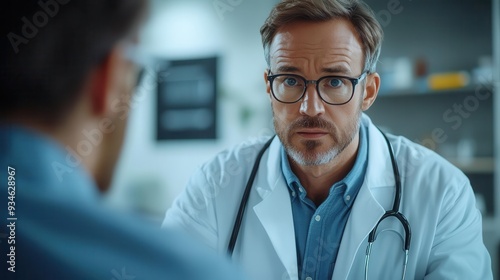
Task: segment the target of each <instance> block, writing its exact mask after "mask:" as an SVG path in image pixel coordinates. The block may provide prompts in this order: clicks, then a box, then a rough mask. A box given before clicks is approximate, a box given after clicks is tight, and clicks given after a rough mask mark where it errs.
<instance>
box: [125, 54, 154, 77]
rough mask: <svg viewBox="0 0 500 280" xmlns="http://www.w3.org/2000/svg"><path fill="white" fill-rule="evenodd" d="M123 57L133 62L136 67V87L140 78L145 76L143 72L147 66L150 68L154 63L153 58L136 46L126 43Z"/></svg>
mask: <svg viewBox="0 0 500 280" xmlns="http://www.w3.org/2000/svg"><path fill="white" fill-rule="evenodd" d="M124 54H125V57H126V58H127V59H128V60H129V61H130V62H132V63H134V64H135V65H136V67H137V70H136V73H137V75H136V77H137V79H136V85H135V86H136V87H137V86H139V84H140V83H141V81H142V79H143V78H144V76H145V72H146V71H147V69H148V68H151V67H152V65H154V60H153V59H152V57H150V56H149V55H148V54H146V53H144V52H143V51H142V50H140V49H139V48H138V47H137V46H135V45H132V44H128V45H126V47H125V53H124Z"/></svg>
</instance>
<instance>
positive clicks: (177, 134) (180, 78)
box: [156, 57, 217, 140]
mask: <svg viewBox="0 0 500 280" xmlns="http://www.w3.org/2000/svg"><path fill="white" fill-rule="evenodd" d="M164 65H165V66H164V67H162V70H160V71H159V73H158V94H157V133H156V135H157V137H156V138H157V140H167V139H215V138H216V123H217V119H216V117H217V115H216V107H217V94H216V89H217V58H215V57H213V58H206V59H191V60H175V61H168V62H165V63H164Z"/></svg>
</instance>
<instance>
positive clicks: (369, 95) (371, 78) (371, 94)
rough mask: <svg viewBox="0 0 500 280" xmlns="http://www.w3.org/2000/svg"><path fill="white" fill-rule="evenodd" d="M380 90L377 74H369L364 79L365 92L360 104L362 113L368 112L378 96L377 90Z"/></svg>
mask: <svg viewBox="0 0 500 280" xmlns="http://www.w3.org/2000/svg"><path fill="white" fill-rule="evenodd" d="M379 88H380V76H379V75H378V73H376V72H375V73H372V74H369V75H368V76H367V77H366V86H365V92H364V95H363V103H362V104H361V109H362V110H363V111H366V110H368V109H369V108H370V107H371V106H372V104H373V102H375V99H376V98H377V95H378V90H379Z"/></svg>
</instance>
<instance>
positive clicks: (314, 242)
mask: <svg viewBox="0 0 500 280" xmlns="http://www.w3.org/2000/svg"><path fill="white" fill-rule="evenodd" d="M359 136H360V137H359V139H360V141H359V148H358V154H357V156H356V161H355V163H354V166H353V168H352V169H351V171H350V172H349V173H348V174H347V176H346V177H345V178H344V179H342V180H341V181H339V182H337V183H335V184H334V185H333V186H332V187H331V188H330V194H329V195H328V197H327V198H326V200H325V201H324V202H323V203H322V204H321V205H319V206H318V207H317V206H316V205H315V204H314V202H312V200H310V199H309V198H308V197H307V192H306V190H305V188H304V187H303V186H302V185H301V183H300V181H299V179H298V178H297V176H296V175H295V174H294V173H293V171H292V169H291V168H290V163H289V161H288V157H287V155H286V152H285V149H284V148H283V147H282V148H281V163H282V164H281V166H282V171H283V175H284V176H285V180H286V182H287V184H288V187H289V191H290V198H291V201H292V213H293V223H294V228H295V243H296V246H297V266H298V268H299V275H300V276H301V277H300V278H301V279H306V278H307V277H311V278H312V279H331V278H332V274H333V268H334V266H335V261H336V259H337V253H338V250H339V247H340V241H341V239H342V235H343V232H344V228H345V225H346V224H347V219H348V217H349V214H350V211H351V206H352V204H353V202H354V199H355V198H356V195H357V194H358V191H359V189H360V188H361V185H362V184H363V180H364V177H365V173H366V166H367V162H368V137H367V131H366V128H365V127H364V126H363V125H362V124H361V125H360V134H359Z"/></svg>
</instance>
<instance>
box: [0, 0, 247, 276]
mask: <svg viewBox="0 0 500 280" xmlns="http://www.w3.org/2000/svg"><path fill="white" fill-rule="evenodd" d="M5 5H6V6H5ZM6 7H8V8H6ZM146 10H147V2H146V1H141V0H72V1H68V0H64V1H63V0H40V1H18V0H9V1H7V3H4V8H3V9H2V11H3V12H2V29H3V31H2V38H3V39H2V51H1V52H0V67H1V68H0V77H1V78H0V79H1V81H0V115H1V116H0V170H1V171H0V185H1V186H2V195H1V196H0V207H1V208H0V209H1V212H0V213H1V214H0V217H1V223H2V225H1V227H0V244H1V245H0V246H1V247H0V248H1V250H0V251H1V252H0V263H1V264H0V271H1V272H0V279H106V280H108V279H117V280H120V279H148V280H149V279H218V280H219V279H241V276H240V275H239V274H238V272H237V271H236V270H235V269H234V268H233V267H232V265H231V264H229V263H228V262H226V261H225V260H222V259H219V258H217V257H214V256H213V255H212V254H211V253H210V252H208V251H205V250H204V248H200V247H201V246H198V245H197V243H195V242H193V241H191V240H188V239H185V237H183V236H182V235H180V234H178V233H176V232H174V231H167V234H168V238H165V232H161V233H160V232H158V231H159V229H156V228H155V227H154V226H152V225H150V224H148V223H146V222H143V221H141V220H139V219H138V218H137V217H125V216H122V215H118V214H116V213H113V211H111V210H110V209H107V207H106V206H104V205H103V203H102V201H101V192H104V191H106V190H107V188H108V187H109V185H110V181H111V178H112V174H113V169H114V166H115V164H116V162H117V159H118V156H119V153H120V149H121V146H122V142H123V138H124V132H125V128H126V123H127V115H128V109H127V108H129V107H128V106H127V104H128V102H129V101H130V98H131V95H132V93H133V90H134V87H135V85H136V82H137V77H136V75H137V74H138V72H139V68H138V66H137V65H136V64H135V63H134V61H133V59H132V57H133V56H131V55H130V54H131V50H133V49H134V45H135V44H137V40H136V38H137V37H138V30H139V26H140V23H141V21H142V19H143V18H144V16H145V14H146Z"/></svg>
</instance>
